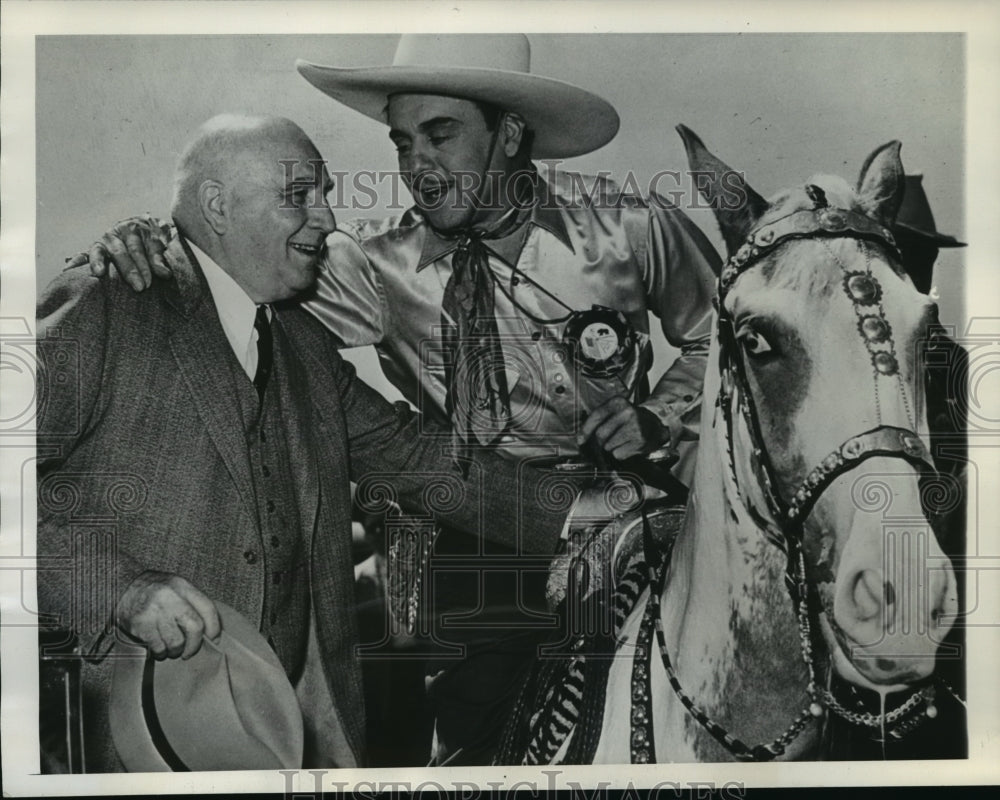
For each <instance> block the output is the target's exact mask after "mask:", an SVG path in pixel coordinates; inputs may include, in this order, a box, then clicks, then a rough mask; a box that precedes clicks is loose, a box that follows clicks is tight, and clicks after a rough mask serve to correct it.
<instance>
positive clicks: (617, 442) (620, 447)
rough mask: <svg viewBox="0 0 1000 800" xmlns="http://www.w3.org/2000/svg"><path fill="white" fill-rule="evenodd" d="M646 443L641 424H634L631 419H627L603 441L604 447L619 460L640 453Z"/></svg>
mask: <svg viewBox="0 0 1000 800" xmlns="http://www.w3.org/2000/svg"><path fill="white" fill-rule="evenodd" d="M644 444H645V440H644V439H643V436H642V431H641V430H640V429H639V425H638V424H632V422H631V421H626V422H625V423H624V424H623V425H622V426H621V427H619V428H618V429H617V430H616V431H615V432H614V433H612V434H611V435H610V436H609V437H608V438H607V440H605V441H604V443H603V445H604V449H605V450H606V451H607V452H609V453H611V455H613V456H614V457H615V458H617V459H619V460H620V459H623V458H628V457H629V456H635V455H638V454H639V453H641V452H642V447H643V445H644Z"/></svg>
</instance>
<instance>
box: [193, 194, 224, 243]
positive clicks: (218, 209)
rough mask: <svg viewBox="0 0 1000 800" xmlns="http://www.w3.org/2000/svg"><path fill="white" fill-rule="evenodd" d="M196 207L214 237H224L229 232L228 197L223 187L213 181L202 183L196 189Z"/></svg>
mask: <svg viewBox="0 0 1000 800" xmlns="http://www.w3.org/2000/svg"><path fill="white" fill-rule="evenodd" d="M198 206H199V207H200V208H201V215H202V217H203V218H204V219H205V222H206V223H207V224H208V226H209V227H210V228H211V229H212V230H213V231H215V234H216V236H225V234H226V232H227V231H228V230H229V197H228V196H227V195H226V187H225V185H223V184H222V183H220V182H219V181H214V180H207V181H202V183H201V185H200V186H199V187H198Z"/></svg>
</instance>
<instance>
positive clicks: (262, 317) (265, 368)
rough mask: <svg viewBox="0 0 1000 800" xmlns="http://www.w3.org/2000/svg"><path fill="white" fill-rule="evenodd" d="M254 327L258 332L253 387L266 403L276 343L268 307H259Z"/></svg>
mask: <svg viewBox="0 0 1000 800" xmlns="http://www.w3.org/2000/svg"><path fill="white" fill-rule="evenodd" d="M253 326H254V328H255V329H256V331H257V372H256V373H255V374H254V376H253V385H254V386H255V387H256V389H257V396H258V397H259V398H260V401H261V402H262V403H263V402H264V390H265V389H266V388H267V380H268V378H270V377H271V367H272V365H273V363H274V342H273V341H272V339H271V321H270V320H269V319H268V318H267V306H266V305H264V306H257V315H256V316H255V317H254V320H253Z"/></svg>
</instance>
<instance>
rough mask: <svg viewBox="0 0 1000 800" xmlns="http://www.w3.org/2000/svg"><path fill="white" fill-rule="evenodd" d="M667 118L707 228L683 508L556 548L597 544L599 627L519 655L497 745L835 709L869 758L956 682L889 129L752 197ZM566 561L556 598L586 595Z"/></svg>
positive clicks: (656, 748)
mask: <svg viewBox="0 0 1000 800" xmlns="http://www.w3.org/2000/svg"><path fill="white" fill-rule="evenodd" d="M678 130H679V132H680V134H681V137H682V138H683V140H684V144H685V147H686V149H687V153H688V158H689V160H690V164H691V168H692V170H693V174H694V175H695V176H697V178H696V185H697V187H698V189H699V191H700V192H701V193H702V194H703V195H704V197H705V199H706V200H707V201H708V202H709V203H710V204H711V206H712V208H713V209H714V212H715V215H716V219H717V221H718V223H719V226H720V228H721V232H722V235H723V238H724V240H725V243H726V247H727V250H728V260H727V261H726V262H725V264H724V265H723V267H722V270H721V274H720V275H719V276H718V295H717V298H716V301H717V303H716V308H717V326H716V328H715V335H714V337H713V342H712V348H711V354H710V357H709V365H710V366H709V369H708V373H707V375H706V380H705V389H704V404H703V409H702V419H701V432H702V433H701V443H700V448H699V455H698V463H697V468H696V474H695V478H694V482H693V486H692V490H691V494H690V498H689V501H688V504H687V508H686V513H677V512H676V511H673V510H671V509H668V508H661V507H657V505H656V504H655V503H647V504H646V505H645V506H644V507H643V509H642V510H641V511H639V512H631V513H629V514H625V515H624V516H623V518H622V519H620V520H619V521H618V523H617V524H616V525H614V526H610V527H608V528H605V529H604V530H603V531H602V533H601V534H596V535H595V536H592V537H591V538H590V539H588V540H587V541H586V542H585V543H584V545H583V546H581V547H578V548H577V551H576V556H575V557H574V558H575V561H574V562H573V563H572V564H571V565H570V566H571V569H570V570H569V574H570V575H574V574H576V575H579V574H582V573H581V572H580V570H579V569H576V570H575V572H574V570H573V567H577V568H578V567H579V566H580V561H581V560H585V559H586V556H587V555H588V554H589V556H590V558H591V563H590V564H589V566H590V567H594V566H595V563H594V560H595V559H594V554H595V553H600V556H599V558H598V560H604V561H605V563H607V564H610V565H611V567H612V569H611V573H612V579H613V580H612V588H613V592H612V593H611V594H610V597H608V598H606V601H604V602H603V604H601V603H599V605H600V607H601V608H602V609H603V612H602V613H605V614H607V615H609V616H611V617H612V618H613V620H614V625H613V629H612V636H611V637H610V638H609V637H607V636H605V637H604V639H603V643H602V639H601V637H600V636H593V635H581V636H580V637H579V638H578V639H576V640H574V641H572V642H571V643H570V644H569V645H568V646H567V647H565V648H563V649H562V650H561V651H559V652H558V653H557V654H556V655H555V656H554V657H549V658H545V657H544V656H543V658H541V659H540V661H539V668H538V670H536V675H535V677H534V679H533V681H532V682H531V684H530V685H529V687H528V688H527V690H526V691H525V693H524V695H523V696H522V702H521V704H520V707H519V709H518V710H517V713H515V716H514V718H513V720H512V723H511V725H510V726H509V728H508V731H507V735H506V737H505V742H504V745H503V747H502V748H501V752H500V755H499V759H498V760H499V761H500V762H501V763H529V764H530V763H589V762H598V763H617V764H622V763H646V762H653V761H657V762H663V761H682V762H683V761H724V760H733V759H736V760H745V761H767V760H775V759H777V760H794V759H809V758H820V757H831V753H830V748H829V740H830V736H831V731H834V730H836V729H838V726H839V727H840V728H841V729H845V730H847V731H848V737H851V736H854V737H855V738H858V737H860V738H861V739H863V740H864V741H866V742H875V743H876V748H875V756H874V757H880V755H879V754H880V753H881V754H882V755H884V752H885V746H886V743H887V742H891V741H896V740H903V739H905V738H906V737H907V736H909V735H910V734H911V733H912V732H913V731H915V730H918V729H920V728H922V727H924V726H926V725H927V724H929V722H930V720H932V719H933V718H934V717H936V716H937V715H938V709H939V706H940V705H941V703H942V702H943V701H945V700H946V701H947V702H949V703H951V704H955V703H960V700H959V699H958V697H957V694H956V693H955V692H954V691H953V689H952V688H951V685H949V684H947V683H946V682H944V681H941V680H937V679H936V676H935V665H936V662H937V660H938V656H939V653H938V651H939V647H940V645H941V643H942V640H943V639H944V638H945V636H946V635H947V633H948V631H949V629H950V627H951V625H952V623H953V621H954V619H955V615H956V614H957V605H958V599H957V591H956V581H955V575H954V572H953V568H952V565H951V563H950V561H949V559H948V558H947V557H946V556H945V555H944V554H943V553H942V551H941V549H940V547H939V545H938V541H937V539H936V536H935V533H934V531H933V527H932V524H931V523H932V522H933V521H935V519H936V518H935V514H933V513H931V512H930V511H928V510H927V504H928V498H929V497H933V496H941V495H942V494H948V492H947V488H948V487H947V486H944V487H942V485H941V481H942V478H941V476H939V475H938V473H937V472H936V470H935V468H934V464H933V462H932V459H931V457H930V454H929V452H928V449H927V446H926V444H925V441H926V439H927V424H926V414H925V407H924V383H923V364H922V359H921V356H920V353H921V347H920V345H921V343H922V342H923V341H924V340H925V339H926V337H927V335H928V331H929V330H931V329H932V328H933V327H934V326H935V325H936V308H935V306H934V304H933V302H932V301H931V300H930V299H929V298H928V297H927V296H926V295H923V294H920V293H919V292H918V291H917V290H916V289H915V288H914V287H913V285H912V284H911V282H910V281H909V279H908V278H907V277H906V276H905V272H904V271H903V269H902V266H901V263H900V256H899V253H898V251H897V249H896V245H895V241H894V239H893V235H892V233H891V227H892V224H893V221H894V218H895V215H896V213H897V211H898V209H899V206H900V202H901V199H902V192H903V167H902V164H901V161H900V156H899V150H900V144H899V143H898V142H891V143H889V144H886V145H884V146H882V147H880V148H878V149H877V150H875V151H874V152H873V153H872V154H871V155H870V156H869V158H868V159H867V161H866V162H865V164H864V167H863V168H862V170H861V176H860V178H859V179H858V182H857V186H856V187H853V188H852V187H851V186H850V185H849V184H848V183H847V182H845V181H844V180H842V179H840V178H836V177H830V176H816V177H814V178H812V179H811V180H810V181H809V182H808V183H807V184H805V185H804V186H801V187H798V188H794V189H790V190H787V191H784V192H782V193H779V194H777V195H776V196H774V197H772V198H771V199H770V200H764V199H763V198H762V197H761V196H759V195H758V194H757V193H756V192H755V191H754V190H753V189H752V188H750V186H749V185H747V184H746V183H745V181H744V180H743V178H742V176H741V175H740V174H739V173H737V172H735V171H733V170H732V169H730V168H729V167H727V166H726V165H725V164H724V163H723V162H722V161H720V160H719V159H717V158H716V157H715V156H713V155H712V154H711V153H710V152H709V151H708V150H707V149H706V148H705V146H704V145H703V144H702V142H701V140H700V139H699V138H698V137H697V136H696V135H695V134H694V133H692V132H691V131H690V130H688V129H686V128H684V127H683V126H681V127H679V128H678ZM715 365H717V369H716V368H715ZM609 531H611V534H610V535H609ZM601 536H603V539H601ZM599 540H600V541H603V545H604V546H603V548H602V547H598V546H597V543H598V541H599ZM583 572H584V573H586V572H587V571H586V570H584V571H583ZM590 573H591V574H596V573H595V571H594V570H593V569H591V570H590ZM587 580H588V579H586V578H582V579H578V580H577V581H576V582H575V583H574V581H573V580H570V582H569V587H568V589H567V590H566V591H567V592H568V597H566V599H565V601H564V602H565V603H566V604H568V605H569V604H573V603H582V602H584V601H585V600H586V602H597V601H595V600H594V598H596V597H597V595H598V594H600V593H599V592H591V593H590V594H589V595H587V592H586V586H587ZM581 581H582V582H581ZM581 587H583V588H581ZM584 595H587V597H586V598H585V597H584ZM592 610H593V609H591V611H592ZM549 655H550V656H552V654H551V653H550V654H549ZM838 687H839V688H838ZM871 698H874V699H875V702H874V705H872V704H871V701H870V699H871ZM865 700H867V701H868V706H866V705H865ZM832 757H837V755H836V754H834V755H833V756H832ZM841 757H844V756H841ZM848 757H859V756H857V754H856V753H855V755H853V756H851V755H850V751H848ZM865 757H871V756H865Z"/></svg>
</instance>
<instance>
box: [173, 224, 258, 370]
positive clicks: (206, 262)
mask: <svg viewBox="0 0 1000 800" xmlns="http://www.w3.org/2000/svg"><path fill="white" fill-rule="evenodd" d="M188 245H189V246H190V248H191V252H192V253H194V256H195V258H196V259H197V260H198V264H199V265H200V266H201V270H202V272H203V273H204V274H205V282H206V283H208V290H209V291H210V292H211V293H212V300H214V301H215V308H216V310H217V311H218V312H219V321H220V322H221V323H222V330H223V331H224V332H225V334H226V338H227V339H228V340H229V344H230V346H231V347H232V348H233V352H234V353H235V354H236V357H237V358H238V359H239V360H240V363H241V364H243V365H244V367H246V365H247V363H248V362H247V358H248V354H249V351H250V347H251V345H252V344H253V323H254V317H256V315H257V304H256V303H254V301H253V300H251V299H250V295H248V294H247V293H246V292H245V291H243V287H242V286H240V285H239V284H238V283H237V282H236V281H235V280H234V279H233V277H232V276H231V275H230V274H229V273H228V272H226V271H225V270H224V269H223V268H222V267H220V266H219V265H218V264H216V263H215V261H213V260H212V258H211V257H210V256H209V255H208V254H207V253H206V252H205V251H204V250H202V249H201V248H199V247H198V246H197V245H196V244H195V243H194V242H192V241H191V240H190V239H188Z"/></svg>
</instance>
